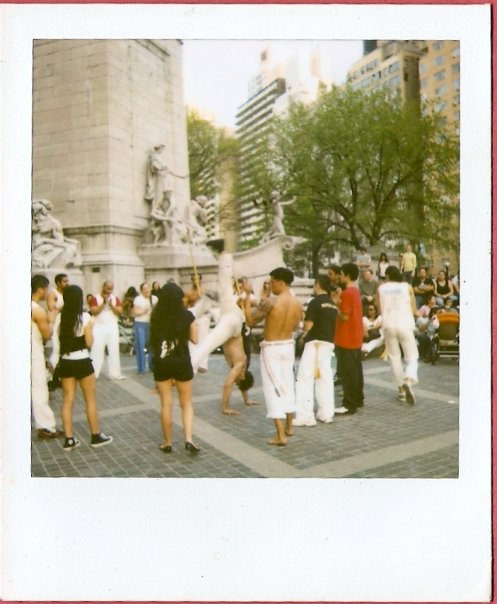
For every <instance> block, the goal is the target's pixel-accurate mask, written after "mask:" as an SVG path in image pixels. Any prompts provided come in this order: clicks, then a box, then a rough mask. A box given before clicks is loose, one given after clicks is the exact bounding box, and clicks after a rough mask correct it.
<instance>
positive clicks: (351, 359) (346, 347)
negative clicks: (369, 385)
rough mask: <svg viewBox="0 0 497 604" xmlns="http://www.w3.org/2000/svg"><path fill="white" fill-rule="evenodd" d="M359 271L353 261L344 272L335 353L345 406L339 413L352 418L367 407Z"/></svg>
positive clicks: (336, 299) (345, 266) (341, 277)
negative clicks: (362, 353)
mask: <svg viewBox="0 0 497 604" xmlns="http://www.w3.org/2000/svg"><path fill="white" fill-rule="evenodd" d="M358 277H359V268H358V266H357V264H353V263H352V262H350V263H347V264H344V265H343V266H342V268H341V270H340V284H341V286H342V289H343V291H342V293H341V295H340V297H339V298H338V297H336V298H335V300H334V302H335V304H336V305H337V306H338V308H339V312H338V316H337V321H336V328H335V354H336V356H337V362H338V364H339V366H340V377H341V380H342V385H343V406H342V407H339V408H338V409H335V413H338V414H347V415H352V414H354V413H355V412H356V411H357V407H362V406H363V404H364V393H363V390H364V378H363V374H362V357H361V346H362V339H363V323H362V303H361V294H360V293H359V289H358V288H357V286H356V285H355V281H357V278H358Z"/></svg>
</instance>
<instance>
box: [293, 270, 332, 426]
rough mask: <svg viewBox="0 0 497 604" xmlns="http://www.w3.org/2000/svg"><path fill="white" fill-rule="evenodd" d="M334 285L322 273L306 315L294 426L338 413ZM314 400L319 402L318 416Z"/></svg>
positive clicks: (326, 418) (328, 420)
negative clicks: (335, 384) (332, 297)
mask: <svg viewBox="0 0 497 604" xmlns="http://www.w3.org/2000/svg"><path fill="white" fill-rule="evenodd" d="M331 288H332V286H331V281H330V278H329V277H328V276H326V275H319V276H318V277H317V278H316V280H315V282H314V294H315V297H314V298H313V299H312V300H311V301H310V302H309V305H308V307H307V311H306V314H305V319H304V332H303V334H302V338H303V341H304V352H303V353H302V357H301V359H300V364H299V370H298V375H297V386H296V401H297V413H296V416H295V419H294V420H293V425H294V426H315V425H316V419H318V420H319V421H322V422H324V423H326V424H328V423H331V422H332V421H333V416H334V414H335V396H334V391H333V372H332V369H331V357H332V355H333V350H334V348H335V345H334V343H333V340H334V337H335V322H336V317H337V308H336V306H335V305H334V304H333V302H332V301H331V298H330V292H331ZM314 390H315V393H314ZM314 399H315V400H316V403H317V412H316V416H314Z"/></svg>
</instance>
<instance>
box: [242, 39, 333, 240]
mask: <svg viewBox="0 0 497 604" xmlns="http://www.w3.org/2000/svg"><path fill="white" fill-rule="evenodd" d="M320 83H324V84H329V83H330V82H329V81H328V80H327V79H326V77H325V76H324V75H323V69H322V66H321V56H320V53H319V50H318V49H316V51H314V52H313V53H310V54H307V55H302V56H301V55H296V54H295V55H292V56H290V57H288V58H284V57H283V56H281V55H279V54H278V48H277V47H268V48H266V49H265V50H263V51H262V52H261V55H260V71H259V73H258V74H257V75H256V76H255V77H254V78H253V79H252V80H251V81H250V82H249V86H248V95H249V98H248V100H247V101H246V102H245V103H244V104H243V105H241V107H240V108H239V109H238V112H237V115H236V135H237V137H238V139H239V141H240V191H241V192H240V197H239V235H238V246H239V247H240V248H242V249H243V248H245V247H247V246H249V245H250V244H251V243H254V242H256V241H257V240H258V239H259V238H260V236H261V234H262V232H263V231H264V230H265V228H267V225H266V224H265V220H266V218H265V216H264V214H263V213H261V209H260V205H256V203H257V201H259V197H260V195H259V193H258V190H257V185H256V184H255V183H254V182H253V179H252V178H251V176H250V175H251V173H253V172H254V165H255V166H256V165H257V161H258V159H259V158H258V155H257V147H258V144H259V142H260V140H261V137H262V136H263V135H264V132H265V130H266V128H267V126H268V122H269V120H270V119H271V118H272V117H273V115H281V114H283V113H284V112H285V111H287V110H288V108H289V107H290V105H291V104H292V103H295V102H304V103H308V102H312V101H313V100H314V99H315V98H316V97H317V94H318V90H319V85H320ZM254 202H256V203H254Z"/></svg>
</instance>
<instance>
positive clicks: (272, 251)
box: [233, 235, 304, 296]
mask: <svg viewBox="0 0 497 604" xmlns="http://www.w3.org/2000/svg"><path fill="white" fill-rule="evenodd" d="M303 241H304V239H303V238H302V237H290V236H288V235H281V236H279V237H274V238H273V239H270V240H269V241H267V242H266V243H261V244H260V245H258V246H256V247H253V248H251V249H249V250H244V251H243V252H237V253H236V254H234V255H233V261H234V265H235V272H236V274H237V277H248V278H249V280H250V281H251V282H252V284H253V286H254V293H255V295H256V296H258V295H259V293H260V292H261V291H262V285H263V283H264V280H265V279H267V277H268V275H269V273H270V272H271V271H272V270H273V269H275V268H278V267H279V266H286V264H285V260H284V258H283V251H289V250H292V249H293V248H294V247H295V246H296V245H298V244H299V243H302V242H303Z"/></svg>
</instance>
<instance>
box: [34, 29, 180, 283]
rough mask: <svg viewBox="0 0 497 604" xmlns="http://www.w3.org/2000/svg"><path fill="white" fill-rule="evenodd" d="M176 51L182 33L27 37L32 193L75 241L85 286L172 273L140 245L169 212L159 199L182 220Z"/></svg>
mask: <svg viewBox="0 0 497 604" xmlns="http://www.w3.org/2000/svg"><path fill="white" fill-rule="evenodd" d="M181 52H182V43H181V41H180V40H146V39H133V40H125V39H124V40H119V39H118V40H99V39H87V40H71V39H58V40H50V39H43V40H35V41H34V44H33V180H32V194H33V198H37V199H46V198H48V199H50V201H51V202H52V204H53V210H54V213H55V215H56V216H57V218H58V219H59V220H60V222H61V223H62V224H63V225H64V234H65V236H66V237H68V238H71V239H75V240H78V241H79V242H80V244H81V258H82V270H83V273H84V289H85V291H86V292H94V291H99V290H100V287H101V284H102V282H103V281H104V280H105V279H111V280H112V281H114V283H115V288H116V292H118V293H122V292H124V291H125V290H126V289H127V288H128V287H129V286H130V285H133V286H135V287H137V286H138V285H139V284H140V283H141V282H142V281H144V280H145V279H150V278H151V277H155V278H158V279H159V280H160V281H161V282H162V283H163V282H164V281H165V280H166V278H167V277H171V276H172V277H174V273H170V272H169V271H168V270H167V269H168V262H169V258H168V257H164V258H163V259H162V262H157V258H155V257H154V258H153V260H154V263H155V264H154V266H152V265H149V264H148V261H149V259H150V258H149V256H147V255H145V256H142V255H141V253H140V252H139V248H140V246H141V245H142V244H143V242H144V235H145V234H146V235H147V236H148V237H150V241H149V243H150V244H151V245H153V242H154V237H155V240H156V242H160V241H161V239H162V238H163V237H164V234H161V233H160V232H159V231H160V230H161V229H165V228H166V227H167V225H168V224H171V223H172V221H173V220H174V216H173V217H171V214H168V215H167V217H166V218H164V216H163V214H162V213H161V212H164V214H166V213H167V211H168V209H169V208H165V206H162V205H161V204H163V203H164V204H166V205H167V203H168V200H169V202H171V201H174V206H175V208H176V210H175V212H176V213H177V214H178V218H179V219H181V220H183V214H184V213H185V211H186V206H187V204H188V203H189V199H190V190H189V181H188V152H187V133H186V108H185V104H184V100H183V83H182V65H181ZM157 146H159V148H156V147H157ZM161 166H164V167H167V168H166V170H164V169H163V168H162V167H161ZM175 175H177V176H175ZM144 191H145V194H144ZM152 195H153V197H151V196H152ZM152 209H153V211H154V216H155V218H152V216H151V212H152ZM157 217H158V218H160V219H161V220H158V219H157ZM152 220H153V223H152V222H151V221H152ZM178 224H179V223H178ZM152 227H153V228H154V229H155V231H156V235H155V236H154V234H153V233H152V230H151V229H152ZM171 237H172V239H171V243H170V246H169V247H170V249H171V250H173V248H175V247H176V246H179V247H180V248H181V249H184V250H188V245H187V244H186V243H182V242H181V236H180V234H179V233H172V235H171ZM163 251H164V250H163V249H161V252H163ZM173 251H174V250H173ZM173 256H174V253H173ZM183 257H184V261H185V262H187V263H188V265H191V261H190V259H189V255H188V254H183Z"/></svg>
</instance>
